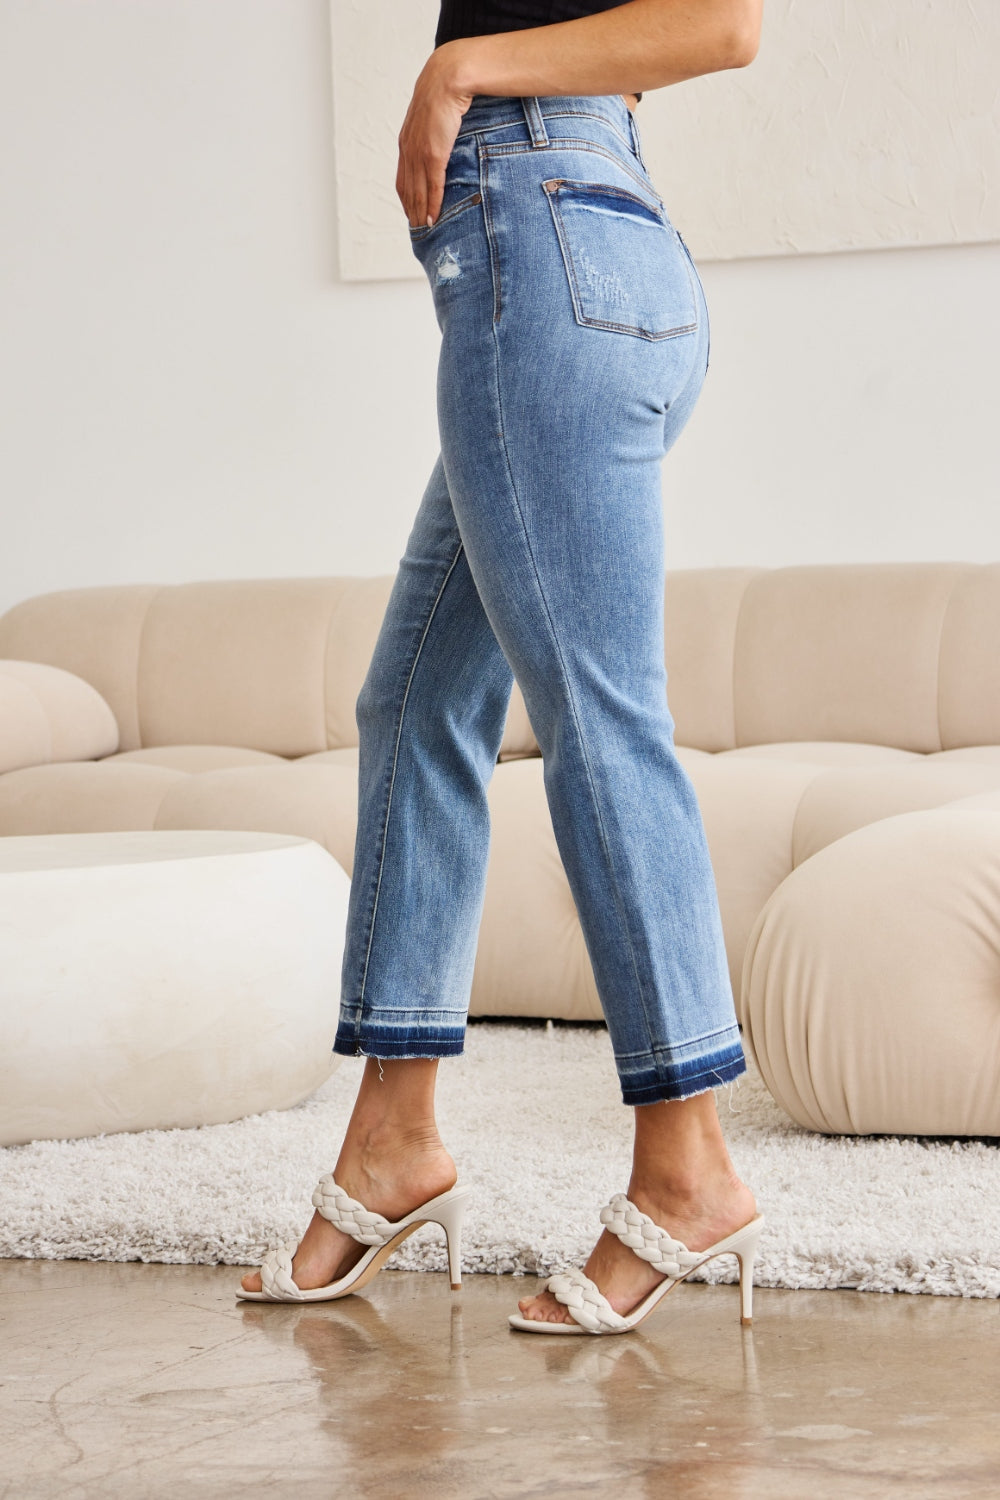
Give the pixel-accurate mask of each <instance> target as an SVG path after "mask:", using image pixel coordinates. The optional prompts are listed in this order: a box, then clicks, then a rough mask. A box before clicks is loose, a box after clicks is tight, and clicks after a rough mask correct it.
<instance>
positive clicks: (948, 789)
mask: <svg viewBox="0 0 1000 1500" xmlns="http://www.w3.org/2000/svg"><path fill="white" fill-rule="evenodd" d="M391 582H392V580H391V578H390V577H383V578H336V577H329V578H295V579H262V580H256V579H254V580H236V581H218V582H216V581H210V582H202V583H188V584H175V585H163V586H159V585H154V584H137V585H131V586H123V587H101V588H87V589H67V590H61V591H58V592H55V593H50V594H44V595H41V596H38V597H35V598H30V599H26V600H24V601H23V602H22V603H19V604H17V605H15V606H14V607H13V608H12V609H10V610H8V611H7V613H6V614H4V615H3V616H2V617H0V659H3V660H0V771H2V772H3V774H0V835H4V834H28V833H61V832H73V831H91V830H103V829H125V828H133V829H160V828H169V829H182V828H225V829H260V830H264V831H274V832H279V833H292V834H298V835H301V836H305V837H308V838H312V839H315V840H317V841H318V842H320V843H322V844H324V845H325V846H326V847H327V848H328V849H329V850H330V851H331V852H332V853H333V854H334V856H335V857H336V858H337V859H338V860H339V861H340V863H341V864H342V865H343V866H344V868H345V869H346V870H347V871H348V872H350V868H351V860H352V848H353V839H354V827H355V816H356V803H355V798H356V770H355V767H356V758H357V750H356V742H357V732H356V726H355V721H354V703H355V699H356V697H357V693H358V689H359V688H360V685H361V682H362V679H363V677H364V673H365V669H366V667H367V663H368V659H369V656H370V653H371V649H372V646H373V644H374V640H375V636H376V633H377V630H378V625H379V621H380V619H381V615H382V612H383V610H384V607H385V602H386V598H387V595H388V591H389V588H390V586H391ZM665 603H666V633H665V656H666V663H667V670H668V696H669V701H670V707H671V711H672V713H673V716H674V720H675V724H676V735H675V738H676V744H677V747H678V754H679V757H680V759H681V761H682V763H683V764H684V766H685V768H686V769H687V771H688V773H689V774H690V776H691V779H692V782H693V784H694V787H695V790H696V793H697V795H698V799H699V803H700V806H701V809H702V814H703V817H704V821H705V827H706V832H707V834H708V840H709V846H710V850H711V854H712V861H713V866H714V869H715V874H716V880H717V884H718V888H719V897H720V904H721V908H722V916H723V925H724V929H725V934H726V944H727V951H728V956H729V965H730V974H731V977H732V980H733V988H734V993H735V995H736V998H737V1004H738V1007H739V1009H740V1013H741V1017H743V1018H744V1020H748V1017H749V1011H748V996H749V994H750V988H745V986H751V980H752V986H751V988H752V987H753V986H756V988H753V994H754V995H755V996H756V995H757V993H758V991H761V992H764V991H766V992H767V996H768V1000H767V1004H768V1007H769V1013H770V1016H771V1022H772V1029H773V1026H774V1025H777V1024H778V1023H777V1021H776V1020H775V1017H777V1016H778V1013H779V1010H780V1009H781V1005H782V1003H783V1002H782V1001H780V1000H779V998H777V996H778V994H779V992H780V993H781V994H786V992H787V991H788V990H789V984H790V981H789V983H786V984H785V986H784V989H782V983H781V976H780V975H778V974H777V969H775V970H774V972H772V968H771V965H772V964H774V965H778V966H779V967H780V963H781V961H782V959H781V955H782V954H785V953H786V948H783V947H782V945H781V943H779V942H777V941H773V942H772V934H773V933H774V932H776V931H777V927H778V925H779V918H780V920H781V921H784V923H785V924H786V925H787V924H788V923H790V922H791V923H794V924H797V928H796V930H797V931H798V932H799V933H800V934H807V931H808V929H807V928H806V927H804V926H803V920H802V908H801V905H798V906H796V905H795V903H792V902H791V901H789V902H788V903H787V907H788V910H787V911H785V912H784V915H782V913H781V912H779V911H778V910H777V903H778V899H779V893H780V892H781V890H782V887H783V885H784V883H785V882H786V881H788V879H789V877H790V876H792V875H793V874H795V873H796V872H798V871H799V870H800V867H805V866H808V865H809V864H810V862H811V861H812V860H814V859H816V858H817V857H818V856H820V855H822V854H823V853H824V851H827V850H829V849H830V847H831V846H833V845H835V844H838V843H843V844H844V846H845V847H846V848H848V851H849V844H848V841H849V839H850V838H851V837H852V836H853V835H854V834H855V833H856V831H858V830H867V833H868V835H869V838H868V842H867V843H866V844H865V845H864V850H863V851H862V853H860V854H859V860H861V861H862V862H863V864H864V867H865V868H866V869H868V870H875V871H876V872H877V869H878V860H879V857H880V856H878V849H879V846H880V840H881V834H880V832H879V831H878V829H877V828H873V827H872V825H882V824H883V823H884V825H885V828H886V830H888V829H889V828H890V825H896V824H898V821H899V819H900V818H901V817H903V818H905V816H907V815H917V814H921V813H923V812H924V811H925V810H928V809H942V810H944V809H946V807H947V805H948V804H954V803H958V802H959V801H961V800H962V799H966V800H968V799H973V803H974V802H975V799H976V798H977V797H981V796H983V795H984V794H985V795H987V796H988V795H989V794H991V793H994V792H1000V650H998V649H997V643H998V641H1000V564H992V563H990V564H974V563H962V562H953V563H901V564H879V563H876V564H855V565H847V564H844V565H839V564H831V565H807V566H799V567H786V568H773V569H766V568H710V569H693V570H684V571H672V572H670V573H668V576H667V585H666V597H665ZM88 685H89V692H88ZM490 795H491V806H492V812H493V842H492V849H491V862H490V873H489V879H488V885H487V893H486V903H485V908H484V914H483V922H482V928H481V932H480V943H479V951H478V958H477V965H476V973H475V979H474V985H473V994H472V1012H473V1014H478V1015H520V1016H555V1017H563V1018H567V1019H586V1018H595V1017H597V1016H599V1014H600V1009H599V1005H598V1002H597V996H596V992H595V988H594V982H593V975H592V972H591V967H590V963H589V960H588V957H587V953H586V949H585V946H584V943H583V938H582V934H581V931H580V927H579V923H578V921H577V918H576V912H575V909H574V906H573V901H572V897H571V895H570V892H569V888H568V885H567V883H566V880H565V876H564V874H563V870H562V866H561V864H560V861H559V857H558V854H557V851H556V847H555V842H554V838H553V835H552V829H551V824H550V822H549V818H548V812H547V807H546V803H545V797H544V791H543V785H542V776H541V762H540V759H539V756H538V751H537V746H536V744H535V741H534V738H533V735H532V733H531V726H530V724H529V723H528V720H527V717H526V714H525V711H524V706H523V702H522V700H521V698H520V694H519V693H518V692H517V690H516V689H515V694H514V698H513V699H512V704H511V712H510V715H509V717H508V723H507V731H506V734H505V738H504V743H503V748H502V750H501V757H500V764H499V765H498V767H497V771H496V773H495V775H494V778H493V783H492V786H491V793H490ZM956 810H957V809H956ZM986 815H987V814H986V812H985V811H984V813H983V816H984V817H985V816H986ZM956 826H957V825H956ZM991 826H992V824H991ZM886 837H887V838H888V833H887V834H886ZM956 837H957V834H956ZM889 863H890V865H891V863H892V862H891V860H890V861H889ZM853 869H854V866H853V865H852V864H851V862H850V859H849V858H848V860H847V863H846V865H845V867H844V869H843V871H842V872H841V877H840V878H841V879H842V881H843V882H845V883H846V886H847V887H848V888H849V887H851V886H852V884H853V883H854V875H853V873H852V872H853ZM932 875H933V871H931V872H929V878H930V877H931V876H932ZM873 878H874V877H873ZM874 886H875V890H881V891H882V895H883V899H884V900H885V901H887V902H888V904H889V906H890V907H892V906H893V902H894V901H895V899H896V898H895V897H894V895H893V891H892V889H891V888H890V889H888V890H884V889H883V888H882V887H881V886H880V885H879V882H878V880H877V878H875V879H874ZM789 891H790V892H792V894H794V892H793V891H792V887H791V886H789ZM772 898H774V902H775V905H774V906H771V907H770V908H769V916H768V920H769V921H770V922H771V927H770V928H769V929H768V936H767V941H765V942H764V943H763V944H761V942H760V934H759V932H755V924H758V923H759V922H760V921H763V920H764V912H765V908H766V907H768V903H769V902H771V901H772ZM803 899H806V898H805V897H804V896H803ZM971 899H972V898H971V897H970V900H971ZM868 910H869V917H870V920H871V921H873V922H876V924H877V920H878V919H877V918H876V917H874V916H872V915H871V912H872V908H871V905H870V903H869V909H868ZM862 915H863V914H862ZM982 920H984V919H982V917H981V914H980V913H979V912H978V909H977V910H976V911H972V910H971V908H970V911H969V914H968V923H967V925H966V926H965V927H963V924H962V922H961V921H960V922H959V924H958V927H957V929H955V930H954V931H953V932H952V933H951V938H950V941H951V942H952V943H953V949H954V951H953V952H952V953H951V955H950V961H949V967H948V973H949V974H951V975H952V976H953V982H954V985H955V986H957V987H958V988H959V989H961V987H962V984H963V983H964V980H963V975H965V974H966V973H968V974H970V975H971V971H972V969H973V968H975V964H973V963H972V961H971V960H970V957H969V952H968V950H967V948H966V947H965V946H963V941H962V939H963V937H969V936H970V934H972V933H973V929H975V928H976V923H977V922H979V923H981V921H982ZM988 920H992V921H995V920H996V912H995V911H993V913H992V916H991V917H990V918H989V919H988ZM988 920H987V925H988ZM904 928H905V924H904V926H903V927H902V928H900V927H893V926H892V924H889V926H887V927H886V929H885V931H886V934H887V936H886V940H885V944H883V946H882V947H881V948H880V946H879V942H878V940H877V939H873V942H872V964H873V967H872V968H871V969H869V970H868V971H865V973H864V975H861V972H860V971H859V976H860V977H859V978H858V979H857V980H856V984H861V985H863V984H870V985H876V986H877V992H868V993H866V994H863V995H862V996H861V999H860V1000H859V1002H858V1004H859V1007H861V1008H862V1009H863V1006H864V1005H866V1004H867V1005H870V1006H872V1007H878V1006H879V1005H882V1004H884V1003H885V995H886V991H887V989H890V990H892V991H893V993H898V994H902V995H905V994H906V993H908V992H909V991H910V989H911V985H912V974H911V969H912V950H911V947H910V940H909V938H908V937H907V936H906V935H905V931H904ZM890 931H891V936H890V935H889V934H890ZM751 935H755V941H754V952H753V963H752V964H750V959H751V954H750V951H749V949H748V943H749V940H750V938H751ZM977 940H978V939H977ZM830 941H833V939H832V938H831V939H830ZM839 941H844V935H843V933H841V934H840V938H839ZM769 945H770V946H769ZM768 954H771V957H770V958H768ZM775 955H777V956H775ZM745 960H747V962H748V964H750V968H751V969H752V970H753V973H752V974H751V973H750V972H749V970H748V972H747V973H746V974H745V973H744V961H745ZM833 961H834V960H833V959H831V962H833ZM793 970H794V972H795V973H796V974H797V975H799V979H797V980H796V984H799V981H800V979H801V974H800V970H799V969H794V966H792V968H790V969H789V970H788V972H789V974H791V973H792V972H793ZM826 972H828V971H826ZM765 980H766V982H765ZM816 982H817V983H828V978H824V979H822V980H820V979H817V980H816ZM970 982H971V980H970ZM981 983H982V975H981V974H980V973H979V971H978V970H977V971H976V976H975V984H977V985H981ZM799 999H800V1000H801V999H802V996H799ZM808 1000H809V995H808V994H807V995H806V996H805V1001H808ZM992 1000H993V1004H992V1009H991V1008H990V1005H989V1004H986V1005H985V1006H981V1007H980V1009H979V1010H978V1011H976V1017H977V1019H976V1021H975V1022H974V1023H970V1025H971V1029H970V1030H969V1034H968V1038H967V1041H968V1047H969V1049H970V1050H971V1051H977V1052H979V1053H981V1054H982V1053H985V1054H986V1055H987V1056H988V1057H989V1058H991V1059H992V1057H993V1055H994V1054H993V1053H992V1052H990V1048H992V1047H993V1046H994V1043H995V1041H996V1040H997V1039H996V1038H995V1036H994V1032H993V1031H990V1032H989V1036H986V1035H985V1034H981V1029H982V1028H983V1027H987V1018H989V1026H990V1027H996V1026H997V1025H1000V991H998V992H997V993H996V994H994V995H993V997H992ZM803 1003H804V1002H803ZM754 1006H755V1009H754V1021H753V1025H752V1026H751V1025H750V1024H749V1023H748V1024H747V1037H748V1041H749V1043H750V1045H751V1047H752V1048H753V1050H754V1051H755V1052H756V1053H757V1054H758V1060H759V1061H761V1063H762V1066H765V1064H766V1063H767V1061H768V1058H769V1056H770V1054H769V1053H768V1056H767V1057H765V1056H764V1055H763V1043H762V1042H761V1038H762V1037H763V1036H764V1028H763V1027H762V1026H761V1025H759V1024H758V1017H757V1009H756V1006H757V1001H756V999H755V1000H754ZM793 1010H794V1006H792V1007H791V1008H790V1010H789V1016H791V1013H792V1011H793ZM963 1014H964V1012H963ZM782 1024H785V1023H782ZM787 1024H788V1025H789V1026H792V1025H793V1024H797V1023H794V1022H793V1020H792V1019H788V1021H787ZM963 1024H964V1022H963ZM976 1027H979V1028H980V1031H977V1030H976ZM987 1029H989V1028H988V1027H987ZM897 1043H898V1053H899V1057H898V1060H897V1061H898V1064H899V1066H903V1065H904V1064H905V1066H906V1067H908V1068H912V1066H913V1058H914V1055H915V1054H914V1049H915V1046H916V1044H915V1043H914V1040H913V1034H912V1028H911V1031H910V1034H907V1032H906V1029H905V1027H904V1029H903V1031H902V1032H901V1033H900V1034H899V1035H898V1036H897ZM775 1045H776V1044H775ZM844 1046H845V1048H846V1052H847V1055H848V1056H849V1055H850V1043H849V1042H847V1043H845V1044H844ZM778 1050H779V1051H780V1047H779V1048H778ZM808 1052H809V1049H808V1048H806V1053H805V1055H807V1056H808ZM933 1062H934V1060H933V1058H931V1059H930V1061H929V1062H928V1064H927V1066H928V1067H929V1068H930V1069H931V1075H930V1076H931V1082H932V1083H933ZM840 1065H841V1066H843V1064H840ZM894 1065H895V1064H894V1060H893V1058H891V1057H890V1058H888V1059H886V1060H884V1071H885V1073H886V1075H887V1076H890V1077H891V1075H892V1071H893V1066H894ZM991 1065H993V1064H992V1063H991ZM822 1066H823V1062H822V1059H821V1058H818V1057H817V1049H816V1048H813V1051H812V1059H811V1062H808V1067H811V1068H819V1069H820V1070H821V1069H822ZM921 1066H923V1064H921ZM783 1068H784V1071H783V1072H782V1073H781V1077H782V1080H783V1082H782V1083H781V1084H780V1086H779V1084H778V1082H777V1077H778V1074H777V1072H776V1071H775V1070H774V1069H772V1077H771V1079H770V1081H771V1083H772V1086H773V1087H774V1088H775V1090H776V1092H777V1093H778V1095H779V1097H781V1102H782V1103H784V1105H785V1107H786V1108H789V1109H790V1110H791V1112H792V1113H793V1114H797V1117H798V1118H801V1119H802V1120H803V1123H809V1125H810V1126H811V1128H814V1129H845V1128H846V1129H852V1128H859V1124H860V1128H864V1129H868V1130H871V1129H886V1130H894V1129H906V1130H912V1129H918V1130H923V1131H926V1132H928V1133H930V1132H932V1131H938V1132H939V1133H959V1132H961V1131H963V1130H964V1131H968V1130H969V1128H970V1117H969V1116H968V1113H966V1116H965V1117H964V1123H963V1120H958V1119H957V1118H956V1116H955V1111H954V1110H953V1108H952V1106H951V1104H950V1103H948V1102H947V1101H944V1102H942V1103H941V1104H940V1107H939V1105H938V1102H937V1093H936V1092H935V1090H934V1088H933V1087H930V1088H927V1087H925V1088H924V1089H923V1095H924V1101H925V1102H924V1106H923V1108H922V1111H918V1112H917V1116H914V1113H913V1111H912V1110H910V1111H909V1113H907V1112H906V1111H900V1113H899V1118H900V1119H903V1118H904V1116H905V1122H904V1123H902V1124H899V1123H894V1118H895V1117H894V1114H893V1111H894V1109H895V1103H894V1099H893V1091H892V1089H891V1087H889V1088H883V1090H882V1095H881V1096H880V1097H881V1103H880V1104H879V1105H878V1108H877V1109H875V1110H874V1112H873V1111H868V1112H867V1113H865V1112H864V1111H862V1112H861V1114H859V1115H852V1114H851V1112H850V1111H846V1112H845V1111H843V1110H841V1111H840V1113H839V1114H838V1113H837V1112H836V1111H834V1112H833V1113H832V1114H830V1113H824V1111H823V1110H822V1109H818V1110H817V1109H813V1108H811V1106H810V1108H806V1107H805V1105H804V1103H803V1100H802V1098H801V1097H800V1093H801V1091H803V1090H804V1091H806V1092H808V1087H807V1082H803V1081H802V1079H801V1078H800V1079H799V1082H798V1083H796V1082H794V1076H795V1069H794V1068H790V1067H789V1066H786V1065H783ZM779 1071H780V1070H779ZM801 1071H802V1068H801V1067H799V1073H801ZM766 1073H767V1068H766V1066H765V1074H766ZM837 1086H838V1084H837V1080H836V1079H834V1080H833V1082H832V1083H831V1087H832V1088H836V1087H837ZM782 1090H783V1092H782ZM797 1091H798V1092H797ZM917 1091H918V1092H919V1089H918V1090H917ZM912 1092H913V1090H911V1093H912ZM998 1092H1000V1091H998V1090H996V1089H994V1090H993V1091H992V1095H993V1098H994V1099H995V1098H996V1096H997V1093H998ZM943 1098H944V1096H943V1095H942V1099H943ZM992 1110H993V1113H992V1115H991V1116H990V1118H991V1119H992V1122H993V1126H992V1130H990V1131H989V1132H988V1133H994V1134H1000V1109H998V1107H997V1105H996V1104H995V1103H994V1104H993V1105H992ZM988 1112H989V1111H988V1110H987V1113H988ZM873 1122H874V1123H873ZM988 1123H989V1122H988V1121H985V1120H984V1118H983V1117H982V1112H980V1114H977V1116H976V1118H975V1121H973V1122H972V1129H973V1130H974V1131H975V1132H976V1133H986V1125H987V1124H988Z"/></svg>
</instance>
